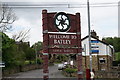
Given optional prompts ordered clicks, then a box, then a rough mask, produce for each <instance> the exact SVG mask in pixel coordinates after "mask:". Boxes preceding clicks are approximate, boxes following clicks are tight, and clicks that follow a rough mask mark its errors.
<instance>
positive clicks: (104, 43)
mask: <svg viewBox="0 0 120 80" xmlns="http://www.w3.org/2000/svg"><path fill="white" fill-rule="evenodd" d="M88 37H89V36H86V37H84V38H82V39H81V41H83V40H85V39H86V38H88ZM91 37H92V38H94V39H96V40H98V41H100V42H101V43H103V44H105V45H109V44H108V43H106V42H104V41H101V40H99V39H98V38H96V37H94V36H91Z"/></svg>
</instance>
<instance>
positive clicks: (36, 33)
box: [2, 0, 118, 44]
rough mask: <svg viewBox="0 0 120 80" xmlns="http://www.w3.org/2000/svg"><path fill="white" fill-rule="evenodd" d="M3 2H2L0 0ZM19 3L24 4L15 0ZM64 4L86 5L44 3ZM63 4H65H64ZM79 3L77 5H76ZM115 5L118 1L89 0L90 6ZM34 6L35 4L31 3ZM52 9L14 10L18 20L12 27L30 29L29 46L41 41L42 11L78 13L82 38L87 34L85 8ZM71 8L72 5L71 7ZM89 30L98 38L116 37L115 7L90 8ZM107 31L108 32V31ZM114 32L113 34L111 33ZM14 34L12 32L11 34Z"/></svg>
mask: <svg viewBox="0 0 120 80" xmlns="http://www.w3.org/2000/svg"><path fill="white" fill-rule="evenodd" d="M2 1H3V0H2ZM4 1H7V2H9V1H13V2H14V1H16V0H4ZM17 1H20V2H24V1H23V0H17ZM26 1H28V2H41V4H42V3H43V2H45V1H44V0H41V1H38V0H26ZM52 2H54V3H58V4H65V3H71V4H73V3H76V4H82V3H84V4H86V2H87V0H86V1H85V0H84V1H83V0H60V1H56V0H47V1H46V3H50V4H52ZM60 2H61V3H60ZM64 2H65V3H64ZM77 2H79V3H77ZM112 2H114V3H117V2H118V0H109V1H108V0H106V1H105V0H90V4H92V3H112ZM33 4H35V3H33ZM56 6H57V7H54V8H44V7H43V8H40V7H34V8H30V7H26V8H25V7H24V8H14V11H15V13H16V15H17V16H18V18H19V20H18V21H16V22H15V23H14V24H13V26H14V27H15V28H16V31H17V30H19V29H27V28H31V31H30V40H29V41H30V42H31V44H33V43H35V42H37V41H42V13H41V12H42V9H47V10H48V12H60V11H62V12H63V11H64V12H67V13H72V14H75V13H76V12H80V14H81V27H82V37H84V36H86V35H87V34H88V24H87V23H88V21H87V8H86V7H85V8H67V7H66V8H65V7H64V8H58V7H59V6H58V5H56ZM72 6H73V5H72ZM90 13H91V29H94V30H96V32H98V35H100V36H116V35H117V33H116V30H117V29H116V28H117V27H116V26H117V20H118V19H117V13H118V12H117V6H116V7H91V8H90ZM108 29H109V30H108ZM113 31H114V32H113ZM11 33H14V32H11Z"/></svg>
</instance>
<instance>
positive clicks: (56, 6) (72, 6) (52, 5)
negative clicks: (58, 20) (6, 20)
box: [5, 2, 120, 8]
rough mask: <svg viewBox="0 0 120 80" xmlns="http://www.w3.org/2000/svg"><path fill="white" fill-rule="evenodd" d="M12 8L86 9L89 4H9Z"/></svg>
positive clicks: (112, 5)
mask: <svg viewBox="0 0 120 80" xmlns="http://www.w3.org/2000/svg"><path fill="white" fill-rule="evenodd" d="M5 4H8V5H9V6H10V7H21V8H25V7H27V8H86V7H87V4H77V3H71V4H69V3H59V4H58V3H43V4H42V3H34V4H33V3H26V2H25V3H19V2H17V3H13V2H7V3H5ZM118 6H120V4H118V3H115V2H114V3H92V4H90V7H118Z"/></svg>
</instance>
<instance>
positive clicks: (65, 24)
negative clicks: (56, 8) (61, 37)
mask: <svg viewBox="0 0 120 80" xmlns="http://www.w3.org/2000/svg"><path fill="white" fill-rule="evenodd" d="M54 24H55V27H56V28H57V29H58V30H59V31H60V32H66V31H68V30H69V29H70V19H69V17H68V16H67V14H66V13H64V12H59V13H57V14H56V15H55V16H54Z"/></svg>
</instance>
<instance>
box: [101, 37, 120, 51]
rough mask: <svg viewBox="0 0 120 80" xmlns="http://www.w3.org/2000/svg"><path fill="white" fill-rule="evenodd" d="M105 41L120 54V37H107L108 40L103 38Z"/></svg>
mask: <svg viewBox="0 0 120 80" xmlns="http://www.w3.org/2000/svg"><path fill="white" fill-rule="evenodd" d="M103 41H105V42H107V43H108V44H110V45H112V46H113V47H114V49H115V52H120V38H118V37H114V38H112V37H107V38H103Z"/></svg>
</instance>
